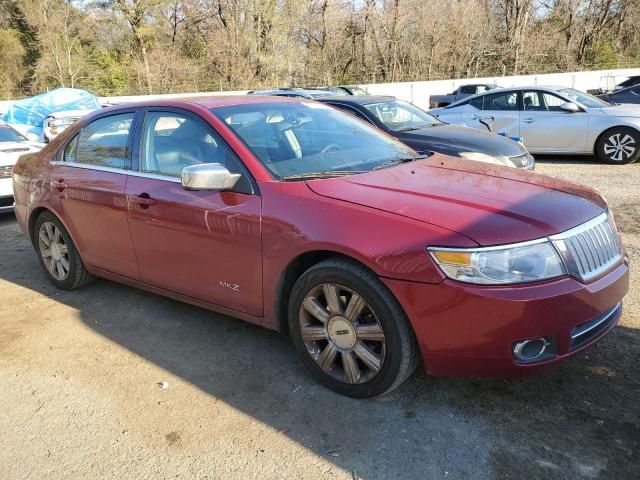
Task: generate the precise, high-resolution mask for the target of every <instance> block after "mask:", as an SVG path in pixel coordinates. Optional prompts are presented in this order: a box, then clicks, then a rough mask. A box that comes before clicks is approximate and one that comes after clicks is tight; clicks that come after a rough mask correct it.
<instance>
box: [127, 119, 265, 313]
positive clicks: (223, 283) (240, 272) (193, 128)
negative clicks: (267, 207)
mask: <svg viewBox="0 0 640 480" xmlns="http://www.w3.org/2000/svg"><path fill="white" fill-rule="evenodd" d="M140 141H141V148H140V159H139V162H138V163H139V166H138V171H137V172H134V173H132V174H131V175H130V177H129V180H128V182H127V187H126V196H127V204H128V209H129V224H130V227H131V234H132V237H133V243H134V247H135V252H136V257H137V259H138V265H139V268H140V278H141V280H142V281H143V282H145V283H148V284H150V285H154V286H157V287H160V288H163V289H166V290H170V291H173V292H177V293H180V294H183V295H187V296H190V297H193V298H196V299H199V300H204V301H207V302H211V303H215V304H218V305H221V306H224V307H228V308H232V309H235V310H238V311H241V312H246V313H250V314H253V315H261V314H262V249H261V232H260V215H261V199H260V196H258V195H257V194H256V192H255V191H254V187H253V186H252V183H251V181H250V179H249V174H248V172H247V171H246V169H245V168H244V166H243V165H242V163H241V161H240V160H239V159H238V157H237V156H236V155H235V154H234V153H233V151H232V150H231V149H230V147H229V146H227V144H226V143H225V142H224V141H223V140H222V138H221V137H220V136H219V135H218V134H217V133H216V132H215V131H214V130H213V128H212V127H211V126H210V125H209V124H208V123H206V122H205V121H204V120H202V119H201V118H200V117H197V116H195V115H194V114H192V113H187V112H182V111H154V110H150V111H148V112H147V113H146V117H145V121H144V125H143V129H142V132H141V140H140ZM199 163H220V164H222V165H224V166H225V167H226V168H227V169H229V170H230V171H232V172H233V173H241V174H242V177H241V179H240V181H239V182H238V183H237V184H236V188H235V189H234V191H228V192H212V191H188V190H185V189H184V188H183V187H182V184H181V182H180V174H181V171H182V169H183V168H184V167H186V166H188V165H195V164H199Z"/></svg>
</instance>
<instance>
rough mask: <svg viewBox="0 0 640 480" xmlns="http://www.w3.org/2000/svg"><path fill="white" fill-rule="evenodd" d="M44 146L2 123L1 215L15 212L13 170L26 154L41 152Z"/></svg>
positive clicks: (0, 141)
mask: <svg viewBox="0 0 640 480" xmlns="http://www.w3.org/2000/svg"><path fill="white" fill-rule="evenodd" d="M42 147H43V145H42V144H41V143H36V142H32V141H30V140H29V139H28V138H27V137H25V136H24V135H22V134H21V133H20V132H18V131H17V130H14V129H13V128H11V127H10V126H9V125H7V124H6V123H4V122H2V121H0V213H3V212H10V211H12V210H13V186H12V182H11V169H12V168H13V165H14V164H15V163H16V161H17V160H18V158H19V157H20V156H21V155H24V154H25V153H33V152H37V151H39V150H41V149H42Z"/></svg>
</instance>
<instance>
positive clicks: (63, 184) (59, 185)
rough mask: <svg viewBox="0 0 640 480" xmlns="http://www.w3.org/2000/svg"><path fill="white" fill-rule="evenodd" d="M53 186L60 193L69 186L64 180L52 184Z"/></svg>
mask: <svg viewBox="0 0 640 480" xmlns="http://www.w3.org/2000/svg"><path fill="white" fill-rule="evenodd" d="M51 186H52V187H54V188H56V189H57V190H58V191H59V192H63V191H64V190H65V189H66V188H67V187H68V186H69V185H67V184H66V182H65V181H64V180H62V179H60V180H56V181H54V182H51Z"/></svg>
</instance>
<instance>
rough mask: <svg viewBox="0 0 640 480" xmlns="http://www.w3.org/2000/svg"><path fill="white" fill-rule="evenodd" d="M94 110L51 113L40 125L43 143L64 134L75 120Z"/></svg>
mask: <svg viewBox="0 0 640 480" xmlns="http://www.w3.org/2000/svg"><path fill="white" fill-rule="evenodd" d="M95 110H96V109H88V108H87V109H83V110H67V111H62V112H53V113H50V114H49V115H47V117H46V118H45V119H44V122H43V123H42V133H43V135H44V141H45V142H50V141H51V140H53V139H54V138H56V136H58V135H60V134H61V133H62V132H64V131H65V130H66V129H67V128H68V127H70V126H71V125H73V124H74V123H75V122H76V121H77V120H79V119H81V118H82V117H84V116H85V115H88V114H89V113H91V112H94V111H95Z"/></svg>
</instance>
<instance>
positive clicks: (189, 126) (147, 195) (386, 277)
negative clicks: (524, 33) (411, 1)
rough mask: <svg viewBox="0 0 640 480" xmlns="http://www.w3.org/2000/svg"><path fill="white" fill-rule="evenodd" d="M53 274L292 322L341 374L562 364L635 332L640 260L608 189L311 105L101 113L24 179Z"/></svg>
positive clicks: (33, 231) (20, 174)
mask: <svg viewBox="0 0 640 480" xmlns="http://www.w3.org/2000/svg"><path fill="white" fill-rule="evenodd" d="M12 175H13V188H14V196H15V213H16V216H17V218H18V221H19V223H20V225H21V227H22V229H23V230H24V232H25V233H26V234H27V235H28V237H29V238H30V239H31V242H32V243H33V246H34V248H35V250H36V252H37V255H38V258H39V261H40V263H41V265H42V267H43V269H44V271H45V272H46V275H48V277H49V279H50V280H51V282H53V283H54V284H55V285H56V286H57V287H59V288H63V289H75V288H78V287H81V286H83V285H86V284H88V283H89V282H91V281H92V279H93V278H95V277H103V278H107V279H110V280H113V281H116V282H122V283H125V284H128V285H132V286H135V287H139V288H143V289H145V290H149V291H151V292H155V293H158V294H161V295H166V296H168V297H172V298H175V299H178V300H182V301H185V302H189V303H192V304H195V305H199V306H202V307H205V308H208V309H211V310H215V311H218V312H222V313H225V314H228V315H232V316H235V317H239V318H241V319H244V320H246V321H249V322H253V323H256V324H260V325H263V326H265V327H268V328H271V329H276V330H280V331H285V332H288V333H289V335H290V337H291V340H292V342H293V345H294V346H295V349H296V350H297V352H298V353H299V358H300V359H301V361H302V362H303V363H304V364H305V365H306V366H307V367H308V369H309V370H310V371H311V373H312V374H313V375H315V376H316V377H317V378H318V379H319V380H320V381H321V382H322V383H324V384H325V385H327V386H328V387H330V388H332V389H334V390H336V391H338V392H340V393H342V394H345V395H350V396H353V397H359V398H364V397H373V396H377V395H381V394H384V393H385V392H388V391H390V390H392V389H393V388H395V387H397V386H398V385H400V384H401V383H402V382H403V381H404V380H405V379H406V378H407V377H408V376H409V375H410V374H411V372H412V371H413V370H414V369H415V367H416V366H417V365H418V364H419V363H420V361H421V360H422V361H423V362H424V365H425V368H426V371H427V372H428V373H429V374H432V375H472V376H520V375H527V374H531V373H536V372H542V371H544V370H547V369H549V368H550V367H552V366H554V365H556V364H558V363H559V362H560V361H562V360H564V359H566V358H567V357H569V356H571V355H573V354H575V353H576V352H579V351H580V350H582V349H584V348H585V347H587V346H589V345H591V344H593V343H594V342H595V341H597V340H598V339H600V338H601V337H603V336H604V335H605V334H606V333H607V332H609V331H610V330H611V329H612V328H613V327H614V326H615V325H616V323H617V322H618V320H619V318H620V315H621V308H622V307H621V300H622V298H623V296H624V295H625V293H626V292H627V289H628V281H629V280H628V279H629V266H628V258H627V256H626V255H625V251H624V248H623V246H622V244H621V239H620V236H619V234H618V232H617V230H616V226H615V223H614V218H613V215H612V213H611V211H610V210H609V209H608V208H607V204H606V203H605V201H604V200H603V198H602V197H601V196H600V195H598V193H596V192H595V191H593V190H591V189H588V188H586V187H582V186H580V185H576V184H573V183H568V182H565V181H561V180H555V179H552V178H550V177H546V176H543V175H538V174H535V173H531V172H526V171H521V170H516V169H512V168H507V167H503V166H499V165H491V164H484V163H480V162H475V161H471V160H465V159H460V158H453V157H448V156H445V155H442V154H437V153H436V154H433V155H418V154H417V153H416V152H415V151H414V150H411V149H410V148H409V147H407V146H405V145H404V144H402V143H399V142H398V141H397V140H396V139H394V138H393V137H391V136H388V135H387V134H385V133H384V132H381V131H380V130H377V129H375V128H374V127H372V126H369V125H367V124H365V123H364V122H362V121H360V120H358V119H356V118H355V117H353V116H351V115H347V114H345V113H343V112H340V111H338V110H336V109H334V108H331V107H329V106H326V105H322V104H319V103H317V102H313V101H309V100H300V99H291V98H275V97H266V96H243V97H219V98H215V99H199V100H193V101H166V102H147V103H139V104H129V105H122V106H118V107H112V108H107V109H103V110H100V111H99V112H94V113H93V114H91V115H90V116H88V117H86V118H84V119H82V120H80V121H79V122H78V123H76V124H74V125H73V126H71V127H69V128H68V129H67V130H66V131H65V132H63V133H62V134H61V135H60V136H58V137H56V138H55V139H53V140H52V141H51V143H50V144H49V145H48V146H47V147H46V148H44V149H43V150H42V151H41V152H39V153H33V154H27V155H24V156H22V157H21V158H20V160H19V161H18V162H17V164H16V166H15V168H14V170H13V173H12Z"/></svg>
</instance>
